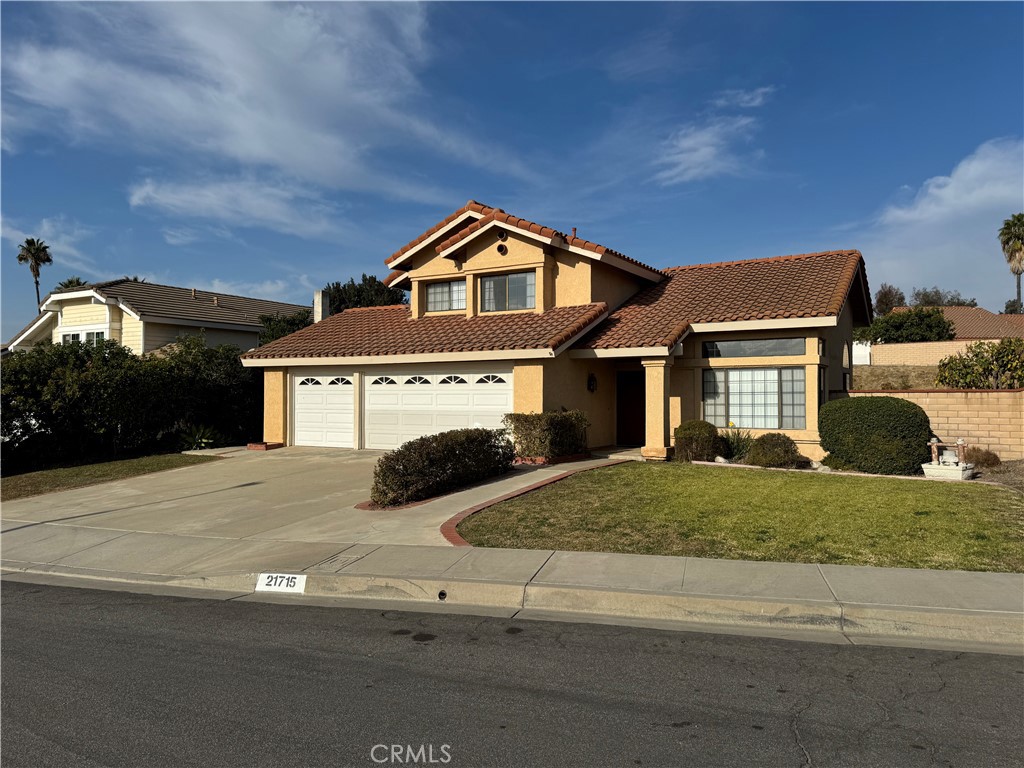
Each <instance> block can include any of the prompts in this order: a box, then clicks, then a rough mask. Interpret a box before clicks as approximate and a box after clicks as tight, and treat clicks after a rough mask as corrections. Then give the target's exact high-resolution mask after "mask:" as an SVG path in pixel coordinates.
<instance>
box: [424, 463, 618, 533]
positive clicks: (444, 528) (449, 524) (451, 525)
mask: <svg viewBox="0 0 1024 768" xmlns="http://www.w3.org/2000/svg"><path fill="white" fill-rule="evenodd" d="M629 461H632V459H618V460H616V461H610V462H608V463H607V464H598V465H597V466H596V467H582V468H580V469H570V470H569V471H568V472H563V473H562V474H560V475H555V476H554V477H549V478H548V479H547V480H541V481H539V482H536V483H534V484H533V485H528V486H526V487H525V488H520V489H519V490H517V491H512V492H511V493H506V494H505V495H504V496H499V497H498V498H496V499H491V500H490V501H485V502H484V503H483V504H477V505H476V506H475V507H470V508H469V509H464V510H462V511H461V512H459V513H458V514H457V515H454V516H452V517H450V518H448V519H447V520H446V521H445V522H443V523H442V524H441V535H442V536H444V538H445V540H447V542H448V543H449V544H451V545H453V546H456V547H471V546H473V545H472V544H470V543H469V542H468V541H466V540H465V539H464V538H462V537H461V536H460V535H459V532H458V531H456V530H455V529H456V528H457V527H458V525H459V523H461V522H462V521H463V520H465V519H466V518H467V517H469V516H470V515H475V514H476V513H477V512H482V511H483V510H485V509H487V508H488V507H493V506H494V505H495V504H500V503H501V502H503V501H508V500H509V499H514V498H516V497H517V496H523V495H524V494H527V493H530V492H531V491H536V490H537V489H538V488H543V487H544V486H545V485H551V484H552V483H557V482H558V481H559V480H565V478H567V477H571V476H572V475H575V474H578V473H580V472H589V471H590V470H592V469H603V468H604V467H614V466H615V465H616V464H625V463H627V462H629Z"/></svg>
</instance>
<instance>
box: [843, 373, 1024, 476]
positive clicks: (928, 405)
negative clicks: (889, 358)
mask: <svg viewBox="0 0 1024 768" xmlns="http://www.w3.org/2000/svg"><path fill="white" fill-rule="evenodd" d="M850 396H851V397H870V396H876V397H879V396H885V397H898V398H900V399H902V400H909V401H910V402H912V403H916V404H917V405H919V406H921V408H923V409H924V412H925V413H927V414H928V419H929V420H930V421H931V425H932V431H933V432H934V433H935V434H936V435H937V436H938V438H939V439H940V440H942V441H943V442H955V441H956V439H957V438H958V437H962V438H964V440H966V441H967V443H968V444H969V445H977V446H979V447H981V448H987V449H988V450H990V451H995V452H996V453H997V454H999V458H1001V459H1002V460H1003V461H1014V460H1017V459H1024V390H1021V389H1011V390H899V391H891V390H884V391H875V392H868V391H856V392H851V393H850Z"/></svg>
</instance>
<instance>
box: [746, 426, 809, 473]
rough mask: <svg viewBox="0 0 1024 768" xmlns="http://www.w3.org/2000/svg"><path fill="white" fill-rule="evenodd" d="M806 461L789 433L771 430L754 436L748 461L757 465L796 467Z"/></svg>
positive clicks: (748, 452)
mask: <svg viewBox="0 0 1024 768" xmlns="http://www.w3.org/2000/svg"><path fill="white" fill-rule="evenodd" d="M803 461H804V457H803V456H801V455H800V451H798V450H797V448H796V443H794V442H793V438H791V437H790V436H789V435H783V434H782V433H780V432H769V433H768V434H765V435H761V436H760V437H756V438H754V443H753V445H751V446H750V450H749V451H747V458H746V462H747V463H748V464H753V465H754V466H755V467H795V466H796V465H797V464H800V463H801V462H803Z"/></svg>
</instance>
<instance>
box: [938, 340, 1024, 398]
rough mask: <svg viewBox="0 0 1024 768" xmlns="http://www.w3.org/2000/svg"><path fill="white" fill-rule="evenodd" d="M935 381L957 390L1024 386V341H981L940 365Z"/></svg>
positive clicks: (1017, 387) (941, 362)
mask: <svg viewBox="0 0 1024 768" xmlns="http://www.w3.org/2000/svg"><path fill="white" fill-rule="evenodd" d="M935 382H936V383H937V384H939V385H940V386H943V387H953V388H954V389H1019V388H1021V387H1024V339H1003V340H1001V341H998V342H995V341H979V342H978V343H977V344H971V345H970V346H969V347H967V349H965V350H964V351H963V352H961V353H960V354H957V355H953V356H952V357H947V358H946V359H945V360H942V361H940V362H939V373H938V376H937V377H936V379H935Z"/></svg>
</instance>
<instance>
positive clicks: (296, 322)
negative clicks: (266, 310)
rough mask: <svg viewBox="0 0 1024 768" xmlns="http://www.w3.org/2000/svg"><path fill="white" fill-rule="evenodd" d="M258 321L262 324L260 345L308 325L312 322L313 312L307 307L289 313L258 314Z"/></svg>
mask: <svg viewBox="0 0 1024 768" xmlns="http://www.w3.org/2000/svg"><path fill="white" fill-rule="evenodd" d="M260 322H261V323H262V324H263V328H262V329H261V330H260V345H263V344H269V343H270V342H272V341H274V340H276V339H280V338H281V337H282V336H287V335H288V334H290V333H295V332H296V331H301V330H302V329H303V328H305V327H306V326H307V325H310V324H311V323H312V322H313V313H312V311H310V310H308V309H300V310H299V311H298V312H295V313H294V314H291V315H281V314H274V315H260Z"/></svg>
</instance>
